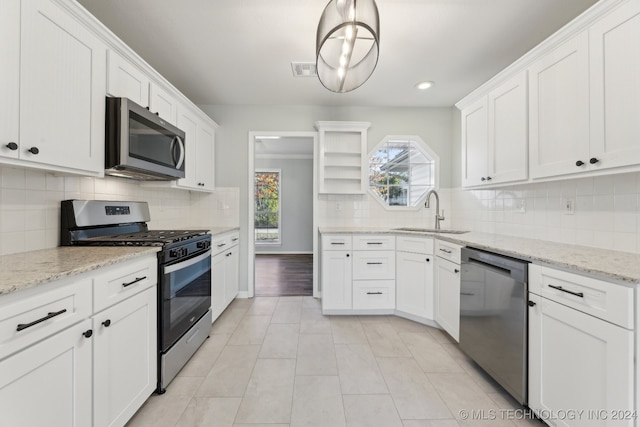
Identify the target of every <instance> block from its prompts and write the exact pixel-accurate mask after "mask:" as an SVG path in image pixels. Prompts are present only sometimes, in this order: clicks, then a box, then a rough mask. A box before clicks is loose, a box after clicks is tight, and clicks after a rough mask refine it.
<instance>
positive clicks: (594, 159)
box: [589, 157, 600, 165]
mask: <svg viewBox="0 0 640 427" xmlns="http://www.w3.org/2000/svg"><path fill="white" fill-rule="evenodd" d="M599 161H600V160H599V159H596V158H595V157H592V158H590V159H589V163H591V164H592V165H595V164H596V163H598V162H599Z"/></svg>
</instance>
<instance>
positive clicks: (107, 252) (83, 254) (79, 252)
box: [0, 246, 161, 297]
mask: <svg viewBox="0 0 640 427" xmlns="http://www.w3.org/2000/svg"><path fill="white" fill-rule="evenodd" d="M160 249H161V248H159V247H157V246H156V247H123V246H113V247H106V246H101V247H87V246H84V247H80V246H67V247H59V248H52V249H42V250H38V251H29V252H22V253H17V254H10V255H3V256H0V297H1V296H2V295H4V294H9V293H11V292H15V291H18V290H21V289H27V288H31V287H33V286H37V285H40V284H43V283H47V282H50V281H53V280H56V279H62V278H63V277H68V276H74V275H76V274H80V273H84V272H87V271H91V270H95V269H97V268H100V267H105V266H107V265H111V264H115V263H118V262H122V261H126V260H128V259H133V258H136V257H139V256H142V255H145V254H153V253H156V252H158V251H159V250H160Z"/></svg>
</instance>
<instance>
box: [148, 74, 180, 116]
mask: <svg viewBox="0 0 640 427" xmlns="http://www.w3.org/2000/svg"><path fill="white" fill-rule="evenodd" d="M149 110H150V111H151V112H153V113H156V114H158V115H159V116H160V117H162V118H163V119H165V120H166V121H168V122H169V123H171V124H173V125H175V124H176V117H177V114H176V112H177V101H176V100H175V98H174V97H173V96H171V95H170V94H169V93H168V92H167V91H165V90H164V89H162V88H161V87H160V86H158V85H157V84H155V83H151V90H150V92H149Z"/></svg>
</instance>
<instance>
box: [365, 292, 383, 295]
mask: <svg viewBox="0 0 640 427" xmlns="http://www.w3.org/2000/svg"><path fill="white" fill-rule="evenodd" d="M367 295H382V292H367Z"/></svg>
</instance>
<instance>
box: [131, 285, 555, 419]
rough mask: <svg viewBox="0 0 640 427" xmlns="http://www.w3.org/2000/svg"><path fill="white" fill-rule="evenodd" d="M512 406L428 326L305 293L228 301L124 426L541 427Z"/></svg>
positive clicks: (440, 334) (492, 384)
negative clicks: (358, 311) (324, 305)
mask: <svg viewBox="0 0 640 427" xmlns="http://www.w3.org/2000/svg"><path fill="white" fill-rule="evenodd" d="M516 408H518V409H519V406H518V404H517V403H515V401H513V400H512V399H511V398H510V397H509V396H507V395H506V394H505V393H504V391H502V390H501V389H500V387H499V386H498V385H497V384H495V383H494V382H493V380H491V379H490V378H488V377H487V376H486V374H484V373H483V372H482V371H481V370H480V369H479V368H478V367H477V366H475V365H474V364H473V362H471V361H470V360H469V359H467V358H466V357H465V356H464V355H463V354H462V353H460V351H459V350H458V348H457V345H456V344H455V342H453V341H452V340H450V338H449V337H448V335H447V334H446V333H444V332H442V331H440V330H438V329H435V328H431V327H428V326H424V325H420V324H418V323H415V322H412V321H409V320H405V319H402V318H399V317H395V316H323V315H322V314H321V312H320V302H319V301H318V300H316V299H314V298H311V297H257V298H253V299H237V300H235V301H234V302H233V303H232V304H231V305H230V306H229V307H228V308H227V310H226V311H225V312H224V313H223V314H222V316H221V317H220V318H219V319H218V320H217V321H216V322H215V323H214V325H213V327H212V329H211V336H210V338H209V339H208V340H207V341H206V342H205V343H204V344H203V346H202V347H201V348H200V349H199V350H198V352H197V353H196V354H195V355H194V356H193V358H192V359H191V360H190V361H189V363H188V364H187V365H186V366H185V367H184V368H183V370H182V371H181V372H180V374H179V376H178V377H177V378H176V379H175V380H174V381H173V382H172V383H171V384H170V385H169V387H168V388H167V392H166V393H165V394H163V395H161V396H156V395H154V396H151V397H150V398H149V400H148V401H147V402H146V403H145V405H144V406H143V407H142V408H141V409H140V410H139V411H138V413H137V414H136V415H135V417H134V418H133V419H132V420H131V421H130V422H129V423H128V424H127V426H128V427H147V426H148V427H164V426H166V427H196V426H198V427H200V426H207V427H214V426H215V427H218V426H229V427H233V426H235V427H261V426H263V427H264V426H269V427H298V426H326V427H340V426H349V427H360V426H362V427H377V426H380V427H395V426H398V427H457V426H482V425H491V426H511V427H515V426H524V425H529V426H535V427H542V426H543V424H542V423H540V422H539V421H536V420H533V421H532V420H529V419H527V416H526V415H525V414H524V413H523V412H522V411H519V410H518V411H516V410H514V409H516ZM463 410H467V411H473V410H475V411H476V412H475V414H476V416H475V418H476V419H475V420H469V419H467V420H464V419H463V418H464V417H463V416H462V415H461V411H463ZM472 418H473V417H472Z"/></svg>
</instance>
